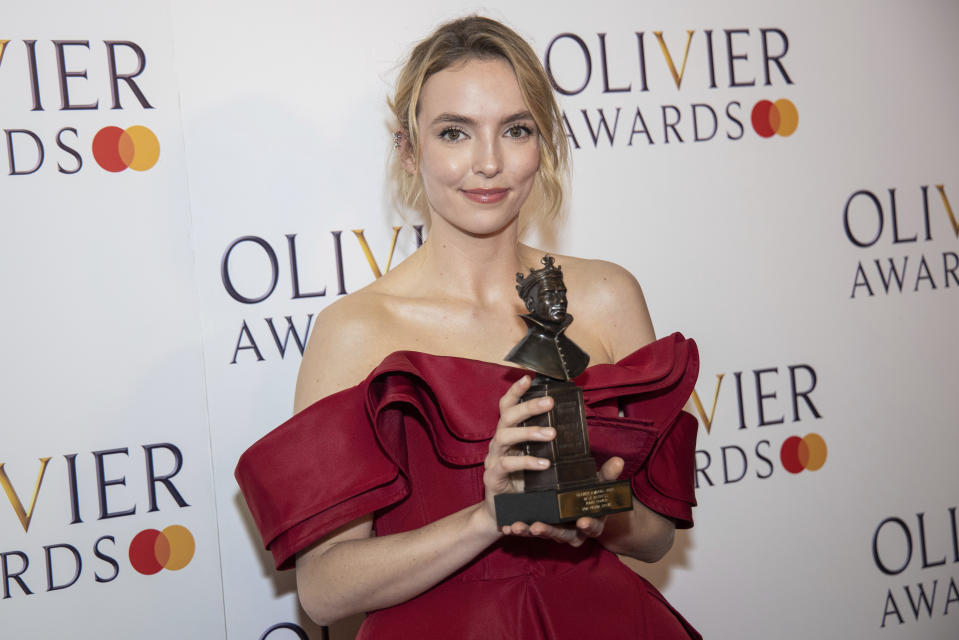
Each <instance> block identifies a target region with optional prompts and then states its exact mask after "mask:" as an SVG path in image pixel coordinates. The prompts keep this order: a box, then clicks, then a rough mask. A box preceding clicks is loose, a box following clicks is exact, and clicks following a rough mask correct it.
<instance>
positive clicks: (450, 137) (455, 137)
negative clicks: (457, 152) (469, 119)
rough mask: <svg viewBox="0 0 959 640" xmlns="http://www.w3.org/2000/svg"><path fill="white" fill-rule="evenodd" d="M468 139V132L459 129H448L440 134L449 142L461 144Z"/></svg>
mask: <svg viewBox="0 0 959 640" xmlns="http://www.w3.org/2000/svg"><path fill="white" fill-rule="evenodd" d="M465 137H466V132H465V131H463V130H462V129H458V128H457V127H447V128H445V129H443V131H442V132H441V133H440V138H441V139H443V140H446V141H448V142H459V141H460V140H462V139H463V138H465Z"/></svg>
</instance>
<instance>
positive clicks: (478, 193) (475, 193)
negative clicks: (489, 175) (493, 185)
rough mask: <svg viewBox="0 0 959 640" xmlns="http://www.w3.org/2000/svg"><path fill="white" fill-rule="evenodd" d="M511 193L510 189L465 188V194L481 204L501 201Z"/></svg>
mask: <svg viewBox="0 0 959 640" xmlns="http://www.w3.org/2000/svg"><path fill="white" fill-rule="evenodd" d="M507 194H509V189H463V195H464V196H466V197H467V198H469V199H470V200H472V201H473V202H478V203H480V204H494V203H496V202H500V201H501V200H503V198H505V197H506V196H507Z"/></svg>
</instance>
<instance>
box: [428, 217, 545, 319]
mask: <svg viewBox="0 0 959 640" xmlns="http://www.w3.org/2000/svg"><path fill="white" fill-rule="evenodd" d="M417 253H418V254H420V265H419V266H420V268H421V273H423V274H425V275H426V276H427V280H428V281H429V283H430V286H429V288H430V289H431V290H433V291H442V292H444V293H443V295H444V296H445V297H453V298H462V299H466V300H469V301H472V302H473V303H475V304H478V305H481V306H494V307H502V305H503V302H504V300H505V301H510V302H516V303H519V297H518V296H517V294H516V274H517V273H518V272H526V271H528V269H529V268H530V267H531V266H534V265H536V264H537V263H538V262H539V259H540V258H541V257H542V256H540V255H538V254H537V252H536V251H535V250H533V249H531V248H530V247H527V246H525V245H523V244H520V242H519V233H518V227H517V221H516V220H513V222H511V223H510V224H509V225H507V226H506V227H504V228H503V229H501V230H499V231H497V232H495V233H492V234H489V235H484V236H476V235H471V234H469V233H465V232H463V231H462V230H461V229H457V228H455V227H453V226H451V225H450V224H449V223H447V222H446V221H445V220H443V219H442V218H440V217H439V216H434V217H433V221H432V225H431V227H430V232H429V235H428V237H427V240H426V242H425V243H424V244H423V246H422V248H421V249H420V250H419V251H418V252H417Z"/></svg>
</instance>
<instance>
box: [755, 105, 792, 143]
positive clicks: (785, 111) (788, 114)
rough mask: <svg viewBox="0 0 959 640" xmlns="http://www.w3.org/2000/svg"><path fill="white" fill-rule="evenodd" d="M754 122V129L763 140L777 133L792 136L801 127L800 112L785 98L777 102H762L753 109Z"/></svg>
mask: <svg viewBox="0 0 959 640" xmlns="http://www.w3.org/2000/svg"><path fill="white" fill-rule="evenodd" d="M752 121H753V129H755V130H756V133H758V134H759V135H760V136H762V137H763V138H769V137H771V136H772V135H773V134H776V133H778V134H779V135H781V136H783V137H785V136H791V135H792V134H793V132H795V131H796V127H798V126H799V112H798V111H796V105H794V104H793V103H792V102H790V101H789V100H786V99H785V98H783V99H781V100H776V102H770V101H769V100H760V101H759V102H757V103H756V106H755V107H753V113H752Z"/></svg>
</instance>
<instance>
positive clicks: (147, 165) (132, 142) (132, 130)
mask: <svg viewBox="0 0 959 640" xmlns="http://www.w3.org/2000/svg"><path fill="white" fill-rule="evenodd" d="M93 158H94V159H95V160H96V161H97V164H98V165H100V166H101V167H103V168H104V169H106V170H107V171H110V172H112V173H119V172H120V171H123V170H124V169H133V170H134V171H146V170H147V169H151V168H153V165H155V164H156V163H157V160H158V159H159V158H160V142H159V140H157V137H156V135H154V133H153V132H152V131H150V130H149V129H147V128H146V127H141V126H140V125H137V126H133V127H129V128H128V129H121V128H120V127H103V128H102V129H100V130H99V131H97V135H95V136H93Z"/></svg>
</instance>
